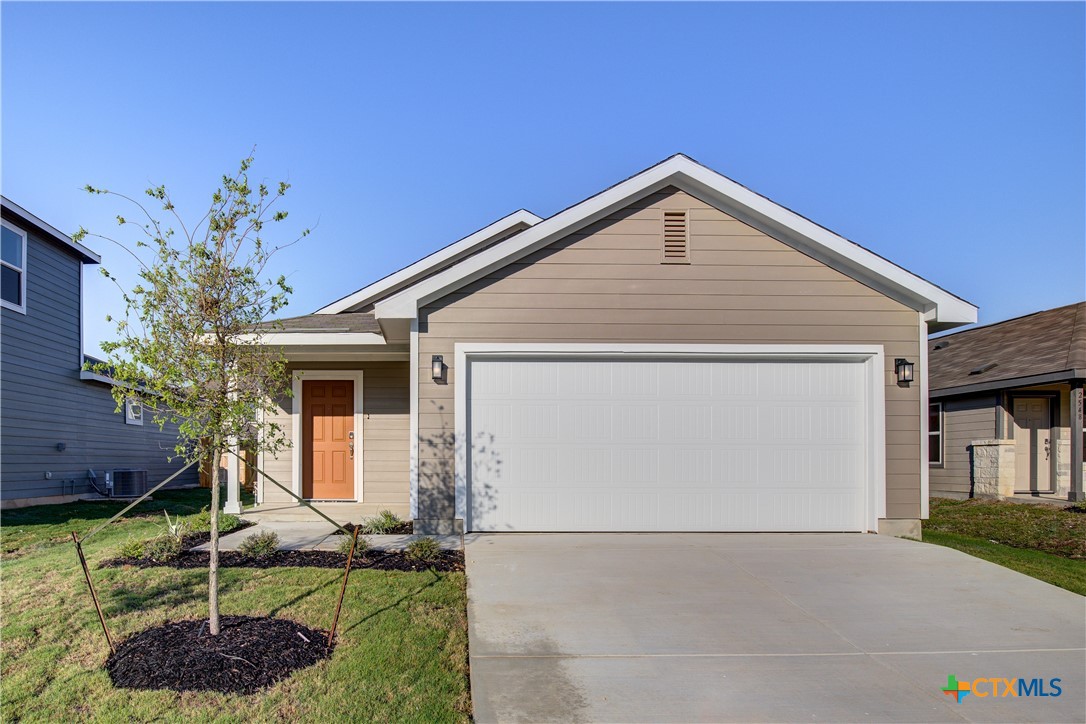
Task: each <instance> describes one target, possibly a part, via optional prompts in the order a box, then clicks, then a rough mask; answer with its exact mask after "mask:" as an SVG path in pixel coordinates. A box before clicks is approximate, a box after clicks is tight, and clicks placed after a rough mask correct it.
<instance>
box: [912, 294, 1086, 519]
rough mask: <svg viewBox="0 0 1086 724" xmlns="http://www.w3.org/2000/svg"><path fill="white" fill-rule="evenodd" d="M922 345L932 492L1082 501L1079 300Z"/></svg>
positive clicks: (1083, 322) (1083, 375) (1084, 314)
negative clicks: (925, 351)
mask: <svg viewBox="0 0 1086 724" xmlns="http://www.w3.org/2000/svg"><path fill="white" fill-rule="evenodd" d="M928 348H929V349H928V360H929V365H930V367H931V375H930V378H929V379H930V390H931V392H930V400H929V402H930V405H929V411H928V412H929V424H928V435H929V440H928V447H929V455H928V459H929V464H930V466H931V473H930V475H931V492H932V495H939V496H945V497H951V498H964V497H974V496H979V497H998V498H1010V497H1021V496H1030V497H1034V498H1057V499H1063V500H1083V499H1084V498H1083V495H1082V478H1083V462H1082V453H1083V430H1082V388H1083V384H1084V383H1086V302H1079V303H1078V304H1069V305H1067V306H1066V307H1058V308H1056V309H1048V310H1045V311H1043V312H1036V313H1034V314H1028V315H1026V316H1024V317H1016V318H1015V319H1008V320H1006V321H1004V322H998V323H996V324H989V325H986V326H983V327H974V328H973V329H967V330H965V331H963V332H955V333H953V334H948V335H945V336H942V337H938V338H935V339H931V340H929V341H928Z"/></svg>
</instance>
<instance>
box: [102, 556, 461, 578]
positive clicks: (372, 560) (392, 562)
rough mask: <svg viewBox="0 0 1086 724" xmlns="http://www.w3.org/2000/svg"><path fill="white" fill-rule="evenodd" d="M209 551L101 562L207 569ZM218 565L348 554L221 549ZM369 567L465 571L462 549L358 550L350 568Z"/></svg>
mask: <svg viewBox="0 0 1086 724" xmlns="http://www.w3.org/2000/svg"><path fill="white" fill-rule="evenodd" d="M209 560H210V554H209V553H208V552H207V551H185V552H184V553H182V554H181V555H179V556H178V557H177V558H174V559H173V560H171V561H161V562H160V561H152V560H150V559H148V558H110V559H108V560H105V561H102V562H101V563H100V564H99V567H100V568H122V567H124V566H135V567H137V568H162V567H165V568H207V566H208V562H209ZM219 565H220V566H221V567H223V568H291V567H296V568H301V567H308V568H339V569H342V568H343V567H344V566H346V565H347V556H345V555H344V554H342V553H338V552H336V551H276V552H275V553H272V554H271V555H268V556H263V557H260V558H257V557H255V556H247V555H245V554H244V553H241V552H239V551H220V552H219ZM365 568H369V569H372V570H378V571H428V570H431V569H433V570H435V571H439V572H442V573H445V572H450V571H462V570H464V552H463V551H441V552H440V553H439V554H438V557H437V558H436V559H435V560H433V561H431V562H428V563H421V562H419V561H413V560H411V559H410V558H408V557H407V556H405V555H404V554H403V553H402V552H400V551H380V550H370V551H366V552H365V553H364V554H362V555H359V554H358V553H355V557H354V560H353V561H351V570H360V569H365Z"/></svg>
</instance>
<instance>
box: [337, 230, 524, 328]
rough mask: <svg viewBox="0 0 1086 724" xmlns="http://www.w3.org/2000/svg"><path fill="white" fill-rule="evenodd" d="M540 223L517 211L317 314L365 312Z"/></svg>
mask: <svg viewBox="0 0 1086 724" xmlns="http://www.w3.org/2000/svg"><path fill="white" fill-rule="evenodd" d="M540 221H542V219H540V218H539V217H538V216H536V215H535V214H533V213H532V212H531V211H526V210H525V209H520V210H519V211H514V212H513V213H511V214H509V215H508V216H504V217H502V218H500V219H498V220H497V221H495V222H494V223H492V224H489V225H487V226H484V227H483V228H482V229H479V230H478V231H476V232H475V233H474V234H470V235H468V236H465V237H464V238H463V239H460V240H459V241H455V242H453V243H452V244H449V245H448V246H446V247H444V248H442V249H439V250H437V251H435V252H434V253H433V254H430V255H428V256H425V257H423V258H422V259H420V260H418V261H417V262H415V263H414V264H411V265H409V266H406V267H404V268H403V269H400V270H399V271H397V272H393V273H392V274H389V275H388V276H386V277H384V278H382V279H378V280H377V281H375V282H374V283H373V284H370V285H369V286H366V287H363V288H362V289H359V290H358V291H357V292H354V293H353V294H348V295H347V296H345V297H343V298H342V299H338V300H336V301H334V302H332V303H331V304H329V305H327V306H324V307H321V308H320V309H318V310H317V311H316V314H340V313H341V312H349V311H357V310H362V309H364V308H365V307H366V306H367V305H369V304H370V303H372V302H373V301H374V300H376V299H380V298H382V297H387V296H388V295H389V294H394V293H395V292H397V291H399V290H400V289H403V288H404V287H405V286H407V285H408V284H411V283H412V282H417V281H419V280H421V279H425V278H426V277H428V276H430V275H431V274H434V273H436V272H438V271H440V270H441V269H444V268H446V267H448V266H450V265H451V264H455V263H456V262H458V261H459V260H461V259H463V258H465V257H467V256H470V255H471V254H473V253H475V252H478V251H480V250H482V249H485V248H487V247H488V246H490V245H492V244H494V243H496V242H498V241H501V240H503V239H507V238H509V237H510V236H512V235H513V234H516V233H517V232H519V231H522V230H524V229H527V228H528V227H530V226H533V225H535V224H537V223H539V222H540Z"/></svg>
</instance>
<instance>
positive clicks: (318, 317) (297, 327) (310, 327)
mask: <svg viewBox="0 0 1086 724" xmlns="http://www.w3.org/2000/svg"><path fill="white" fill-rule="evenodd" d="M256 328H257V329H260V330H264V331H267V332H283V333H288V334H289V333H296V332H373V333H375V334H381V325H379V324H378V323H377V320H376V319H375V318H374V316H373V312H343V313H342V314H303V315H302V316H300V317H287V318H286V319H276V320H271V321H268V322H263V323H261V324H258V325H256Z"/></svg>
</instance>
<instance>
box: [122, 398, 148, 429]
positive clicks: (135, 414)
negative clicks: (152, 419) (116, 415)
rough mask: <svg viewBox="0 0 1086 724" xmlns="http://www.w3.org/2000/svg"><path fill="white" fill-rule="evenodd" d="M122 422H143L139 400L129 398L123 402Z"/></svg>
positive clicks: (138, 423)
mask: <svg viewBox="0 0 1086 724" xmlns="http://www.w3.org/2000/svg"><path fill="white" fill-rule="evenodd" d="M124 424H126V425H142V424H143V405H142V404H140V401H139V400H135V399H129V400H125V402H124Z"/></svg>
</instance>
